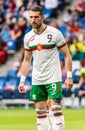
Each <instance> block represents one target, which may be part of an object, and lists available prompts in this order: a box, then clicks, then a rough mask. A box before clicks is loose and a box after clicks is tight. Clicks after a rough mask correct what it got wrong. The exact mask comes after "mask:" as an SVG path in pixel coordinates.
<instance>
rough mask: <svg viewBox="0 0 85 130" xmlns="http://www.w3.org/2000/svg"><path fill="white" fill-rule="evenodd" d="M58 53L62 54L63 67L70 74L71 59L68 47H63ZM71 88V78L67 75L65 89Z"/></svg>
mask: <svg viewBox="0 0 85 130" xmlns="http://www.w3.org/2000/svg"><path fill="white" fill-rule="evenodd" d="M60 51H61V52H62V54H63V55H64V58H65V67H66V71H67V73H68V72H69V71H70V72H72V59H71V55H70V52H69V49H68V46H67V45H65V46H64V47H62V48H60ZM72 86H73V81H72V77H71V76H68V75H67V79H66V81H65V87H66V88H67V89H70V88H71V87H72Z"/></svg>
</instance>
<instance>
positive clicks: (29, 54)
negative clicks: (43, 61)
mask: <svg viewBox="0 0 85 130" xmlns="http://www.w3.org/2000/svg"><path fill="white" fill-rule="evenodd" d="M31 59H32V52H31V51H25V53H24V60H23V62H22V66H21V80H20V84H19V87H18V90H19V92H20V93H24V92H25V89H24V80H25V77H26V76H27V73H28V71H29V70H30V64H31ZM23 78H24V79H23Z"/></svg>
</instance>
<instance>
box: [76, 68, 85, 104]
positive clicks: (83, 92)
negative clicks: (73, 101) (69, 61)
mask: <svg viewBox="0 0 85 130" xmlns="http://www.w3.org/2000/svg"><path fill="white" fill-rule="evenodd" d="M79 85H80V87H79V91H78V96H79V103H80V105H81V99H82V98H83V97H84V96H85V68H82V69H81V70H80V81H79Z"/></svg>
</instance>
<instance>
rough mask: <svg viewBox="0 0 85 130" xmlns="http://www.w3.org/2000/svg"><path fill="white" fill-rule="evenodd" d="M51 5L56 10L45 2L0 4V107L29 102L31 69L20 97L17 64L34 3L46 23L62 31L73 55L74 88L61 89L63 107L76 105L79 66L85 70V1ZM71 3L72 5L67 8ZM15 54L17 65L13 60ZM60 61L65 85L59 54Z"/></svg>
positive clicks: (22, 0) (4, 0) (61, 1)
mask: <svg viewBox="0 0 85 130" xmlns="http://www.w3.org/2000/svg"><path fill="white" fill-rule="evenodd" d="M50 2H52V0H50ZM54 2H57V3H56V7H55V8H53V7H51V6H50V5H52V4H51V3H50V4H49V5H48V6H47V3H48V0H32V1H31V0H1V1H0V104H2V106H3V107H5V106H6V105H8V104H12V105H14V104H19V105H20V104H24V105H28V104H29V103H30V102H29V100H28V98H29V92H30V89H31V70H30V72H29V74H28V75H27V79H26V82H25V87H26V89H27V93H26V94H25V95H24V94H23V95H21V94H20V93H19V92H18V90H17V87H18V83H19V78H20V70H19V69H20V64H21V62H22V59H23V49H22V48H23V36H24V35H25V34H26V32H29V31H30V30H31V26H30V24H29V16H28V14H29V9H30V7H32V6H35V5H36V4H38V5H41V6H42V7H43V11H44V16H45V22H46V23H48V24H50V25H51V26H54V27H56V28H58V29H60V30H61V31H62V33H63V35H64V36H65V38H66V41H67V44H68V47H69V49H70V52H71V55H72V60H73V82H74V87H73V89H72V90H71V91H69V92H68V91H66V90H65V89H63V97H64V99H67V100H64V99H63V100H64V101H67V102H66V104H63V106H71V107H72V105H74V104H76V100H74V99H76V97H77V99H78V100H79V96H78V93H77V92H78V89H79V79H80V75H79V73H80V70H81V68H82V67H84V68H85V25H84V20H85V13H84V12H85V10H84V5H85V2H84V0H82V1H81V0H76V1H74V0H72V1H70V0H54ZM72 3H73V4H72ZM74 3H75V4H74ZM71 4H72V6H70V5H71ZM80 5H81V6H80ZM53 11H54V12H53ZM62 12H63V13H62ZM56 17H57V20H56ZM59 19H60V20H59ZM58 21H59V22H58ZM75 39H76V40H77V41H76V40H75ZM2 43H3V45H2ZM18 55H19V57H20V61H19V62H20V63H19V62H16V61H15V58H16V57H18ZM60 60H61V65H62V66H61V67H62V76H63V77H62V79H63V83H64V81H65V78H66V72H65V66H64V59H63V56H62V55H61V54H60ZM14 62H16V64H15V66H18V69H15V68H13V67H14V66H13V65H14ZM31 69H32V68H31ZM11 99H12V100H11ZM69 99H70V100H69ZM77 105H79V103H77Z"/></svg>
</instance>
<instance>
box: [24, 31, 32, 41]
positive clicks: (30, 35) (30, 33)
mask: <svg viewBox="0 0 85 130" xmlns="http://www.w3.org/2000/svg"><path fill="white" fill-rule="evenodd" d="M33 35H34V32H33V30H31V31H29V32H28V33H26V34H25V36H24V38H25V39H29V38H30V37H32V36H33Z"/></svg>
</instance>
